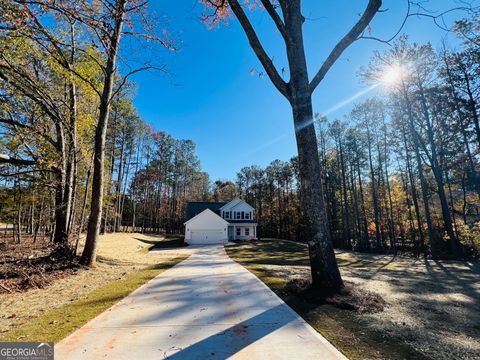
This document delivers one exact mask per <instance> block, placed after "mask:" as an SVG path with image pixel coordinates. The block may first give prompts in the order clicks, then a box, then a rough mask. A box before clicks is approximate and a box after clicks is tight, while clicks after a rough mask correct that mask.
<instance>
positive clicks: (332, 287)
mask: <svg viewBox="0 0 480 360" xmlns="http://www.w3.org/2000/svg"><path fill="white" fill-rule="evenodd" d="M292 106H293V117H294V121H295V127H296V129H297V131H296V139H297V149H298V162H299V170H300V183H301V188H300V194H301V202H302V207H303V211H304V216H305V219H306V221H307V224H306V235H307V243H308V249H309V256H310V265H311V272H312V282H313V286H315V287H318V288H321V289H325V290H328V291H338V290H339V289H340V288H341V287H343V281H342V278H341V276H340V272H339V270H338V265H337V260H336V258H335V253H334V251H333V245H332V241H331V236H330V231H329V226H328V219H327V212H326V208H325V200H324V195H323V186H322V182H321V178H322V177H321V176H319V174H321V169H320V161H319V157H318V147H317V137H316V134H315V128H314V125H313V109H312V101H311V97H310V96H306V97H304V98H300V101H299V103H297V104H295V103H294V104H292Z"/></svg>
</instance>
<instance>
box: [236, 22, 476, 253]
mask: <svg viewBox="0 0 480 360" xmlns="http://www.w3.org/2000/svg"><path fill="white" fill-rule="evenodd" d="M471 25H472V24H470V26H471ZM468 26H469V25H468V22H463V23H459V24H458V31H459V32H460V31H465V28H466V27H468ZM470 30H472V28H471V27H470ZM477 34H478V33H477ZM474 39H475V38H473V40H472V38H469V40H467V41H465V43H464V47H463V48H462V49H461V50H459V51H450V50H448V49H446V48H444V49H443V50H442V51H440V52H435V51H434V50H433V48H432V46H431V45H430V44H425V45H419V44H413V43H409V42H408V39H407V38H406V37H402V38H400V39H398V40H397V41H396V42H395V43H394V44H393V46H392V48H391V49H390V50H389V51H386V52H384V53H377V54H375V56H374V58H373V59H372V62H371V64H370V65H369V67H367V68H365V69H364V70H363V71H362V74H361V76H362V78H363V79H364V80H365V82H366V83H367V84H369V85H371V86H372V88H376V89H377V90H378V91H377V93H378V95H377V96H376V97H373V98H370V99H368V100H366V101H364V102H362V103H360V104H357V105H355V106H354V108H353V110H352V111H351V113H350V114H349V115H348V116H346V117H345V118H344V119H342V120H330V119H327V118H325V117H322V116H321V115H317V116H316V126H317V133H318V143H319V153H320V159H321V166H322V169H323V173H324V174H325V176H324V179H323V183H324V188H325V194H326V202H327V211H328V218H329V223H330V229H331V231H332V239H333V242H334V245H335V246H336V247H338V248H345V249H355V250H360V251H379V252H390V253H397V252H398V251H401V252H408V253H412V254H415V255H425V256H427V255H431V256H433V257H435V258H445V257H472V256H474V257H478V256H479V251H480V164H479V160H480V126H479V103H478V102H479V98H480V48H479V43H478V42H475V41H474ZM476 39H477V40H478V35H477V37H476ZM385 80H386V81H385ZM380 87H381V88H380ZM297 175H298V174H297V172H296V162H295V160H294V159H293V160H292V161H290V162H288V163H284V162H281V161H278V160H277V161H274V162H272V163H271V164H270V165H269V166H268V167H266V168H265V169H261V168H258V167H255V166H253V167H249V168H244V169H242V170H241V172H239V174H238V176H237V184H238V186H239V188H240V191H241V193H242V194H243V196H244V197H245V198H246V199H247V201H249V202H250V203H252V204H254V205H255V208H256V210H257V211H256V213H257V219H258V221H259V231H258V233H259V235H260V236H263V237H280V238H285V237H286V238H289V239H292V240H300V241H301V240H302V236H301V229H302V216H301V215H300V214H301V208H300V207H299V203H298V198H297V196H298V195H297V190H298V189H297V184H298V176H297Z"/></svg>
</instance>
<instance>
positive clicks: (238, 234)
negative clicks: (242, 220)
mask: <svg viewBox="0 0 480 360" xmlns="http://www.w3.org/2000/svg"><path fill="white" fill-rule="evenodd" d="M240 235H242V229H241V228H237V236H240Z"/></svg>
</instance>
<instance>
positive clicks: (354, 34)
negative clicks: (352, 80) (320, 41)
mask: <svg viewBox="0 0 480 360" xmlns="http://www.w3.org/2000/svg"><path fill="white" fill-rule="evenodd" d="M380 6H382V0H369V1H368V5H367V7H366V9H365V11H364V12H363V15H362V16H361V17H360V19H359V20H358V21H357V23H356V24H355V25H354V26H353V27H352V28H351V29H350V31H349V32H348V33H347V35H345V36H344V37H343V38H342V39H341V40H340V41H339V42H338V43H337V45H336V46H335V47H334V48H333V50H332V52H331V53H330V55H328V57H327V59H326V60H325V62H324V63H323V64H322V66H321V67H320V70H318V72H317V74H316V75H315V77H314V78H313V79H312V81H311V82H310V85H309V88H310V93H313V91H314V90H315V88H316V87H317V86H318V84H320V82H321V81H322V80H323V78H324V77H325V75H326V74H327V73H328V71H329V70H330V68H331V67H332V65H333V64H334V63H335V62H336V61H337V59H338V58H339V57H340V55H342V53H343V52H344V51H345V49H347V48H348V47H349V46H350V45H351V44H352V43H353V42H354V41H355V40H357V38H358V36H360V35H361V34H362V32H363V31H364V30H365V29H366V27H367V26H368V24H369V23H370V21H372V19H373V17H374V16H375V14H376V13H377V12H378V10H379V9H380Z"/></svg>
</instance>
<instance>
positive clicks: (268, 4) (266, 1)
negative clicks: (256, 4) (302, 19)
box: [261, 0, 288, 41]
mask: <svg viewBox="0 0 480 360" xmlns="http://www.w3.org/2000/svg"><path fill="white" fill-rule="evenodd" d="M261 1H262V5H263V7H264V8H265V10H266V11H267V13H268V14H269V15H270V17H271V18H272V20H273V22H274V23H275V25H276V26H277V29H278V31H280V34H281V35H282V36H283V39H284V40H285V41H288V36H287V32H286V30H285V24H284V23H283V20H282V19H281V18H280V15H279V14H278V12H277V11H276V10H275V7H274V6H273V4H272V3H271V2H270V0H261Z"/></svg>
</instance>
